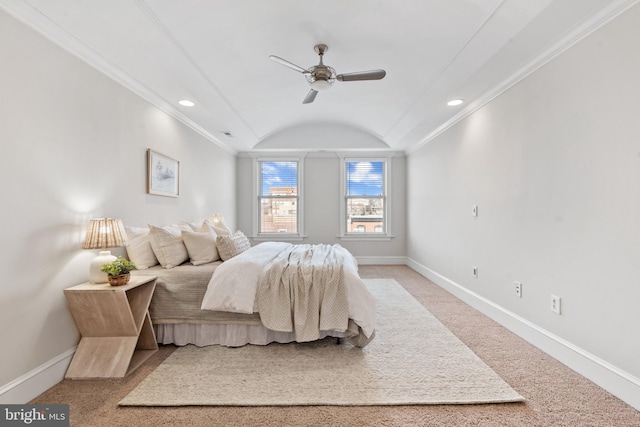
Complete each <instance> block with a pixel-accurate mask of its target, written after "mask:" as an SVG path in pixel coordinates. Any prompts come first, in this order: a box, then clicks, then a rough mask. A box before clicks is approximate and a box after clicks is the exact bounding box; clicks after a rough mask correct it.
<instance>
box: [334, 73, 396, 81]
mask: <svg viewBox="0 0 640 427" xmlns="http://www.w3.org/2000/svg"><path fill="white" fill-rule="evenodd" d="M386 75H387V72H386V71H384V70H371V71H357V72H355V73H345V74H338V75H337V76H336V79H338V80H340V81H341V82H354V81H358V80H380V79H382V78H384V76H386Z"/></svg>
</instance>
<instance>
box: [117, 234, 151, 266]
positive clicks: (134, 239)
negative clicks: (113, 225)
mask: <svg viewBox="0 0 640 427" xmlns="http://www.w3.org/2000/svg"><path fill="white" fill-rule="evenodd" d="M124 229H125V232H126V233H127V240H128V241H129V244H128V245H127V256H128V257H129V260H130V261H131V262H133V263H134V264H135V265H136V269H138V270H145V269H147V268H149V267H153V266H154V265H156V264H158V260H157V258H156V256H155V254H154V253H153V249H151V243H149V227H125V228H124Z"/></svg>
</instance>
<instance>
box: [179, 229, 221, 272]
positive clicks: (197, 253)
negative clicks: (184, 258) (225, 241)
mask: <svg viewBox="0 0 640 427" xmlns="http://www.w3.org/2000/svg"><path fill="white" fill-rule="evenodd" d="M182 241H183V242H184V245H185V247H186V248H187V252H188V253H189V260H190V262H191V264H193V265H201V264H207V263H209V262H213V261H217V260H219V259H220V255H219V254H218V248H217V247H216V234H215V233H214V232H213V231H209V230H205V231H187V230H182Z"/></svg>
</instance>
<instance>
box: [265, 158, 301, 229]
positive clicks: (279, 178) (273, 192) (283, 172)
mask: <svg viewBox="0 0 640 427" xmlns="http://www.w3.org/2000/svg"><path fill="white" fill-rule="evenodd" d="M299 165H300V162H299V160H258V161H257V173H258V206H257V211H258V214H257V231H258V232H257V234H258V235H271V234H282V235H289V236H290V235H292V234H294V235H296V236H297V235H300V234H301V230H300V209H299V207H300V185H299V181H300V167H299Z"/></svg>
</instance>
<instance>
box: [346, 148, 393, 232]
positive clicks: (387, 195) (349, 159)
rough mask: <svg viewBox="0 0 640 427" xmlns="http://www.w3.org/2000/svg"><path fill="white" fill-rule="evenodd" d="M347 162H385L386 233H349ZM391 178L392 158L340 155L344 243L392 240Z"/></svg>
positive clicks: (383, 183)
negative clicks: (347, 219) (347, 218)
mask: <svg viewBox="0 0 640 427" xmlns="http://www.w3.org/2000/svg"><path fill="white" fill-rule="evenodd" d="M347 162H384V178H383V182H382V185H383V187H384V225H385V232H382V233H358V232H351V233H349V232H347V221H346V217H347V176H346V173H347V170H346V169H347V168H346V165H347ZM390 176H391V156H368V157H358V156H347V155H340V234H339V235H338V237H339V238H340V239H341V240H344V241H349V240H351V241H356V240H360V241H362V240H367V241H371V240H384V241H388V240H391V238H392V237H393V235H392V234H391V209H390V208H389V207H390V206H391V203H392V197H391V188H390V186H389V181H390V178H389V177H390Z"/></svg>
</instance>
